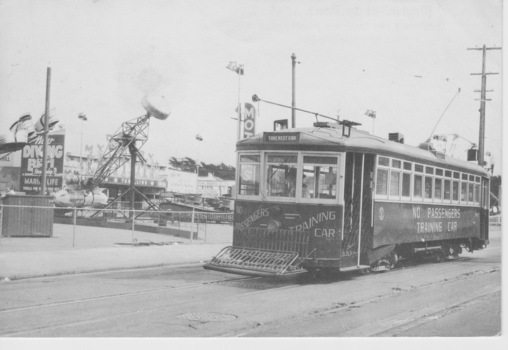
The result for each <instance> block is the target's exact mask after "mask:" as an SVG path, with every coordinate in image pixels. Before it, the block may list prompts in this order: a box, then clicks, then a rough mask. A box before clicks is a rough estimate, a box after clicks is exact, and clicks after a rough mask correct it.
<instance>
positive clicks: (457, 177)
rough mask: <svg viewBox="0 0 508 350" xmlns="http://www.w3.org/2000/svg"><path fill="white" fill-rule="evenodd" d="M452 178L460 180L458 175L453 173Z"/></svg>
mask: <svg viewBox="0 0 508 350" xmlns="http://www.w3.org/2000/svg"><path fill="white" fill-rule="evenodd" d="M453 178H454V179H460V173H457V172H455V171H454V172H453Z"/></svg>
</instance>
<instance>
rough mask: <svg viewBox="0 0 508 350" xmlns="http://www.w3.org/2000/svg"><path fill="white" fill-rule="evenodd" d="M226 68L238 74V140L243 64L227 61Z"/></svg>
mask: <svg viewBox="0 0 508 350" xmlns="http://www.w3.org/2000/svg"><path fill="white" fill-rule="evenodd" d="M226 68H227V69H229V70H231V71H233V72H235V73H236V74H238V131H237V137H236V138H237V140H238V141H239V140H240V129H241V124H242V104H241V102H240V87H241V84H240V83H241V80H240V77H241V76H242V75H243V64H237V63H236V62H233V61H231V62H229V64H228V65H227V66H226Z"/></svg>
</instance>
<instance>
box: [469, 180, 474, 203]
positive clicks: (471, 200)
mask: <svg viewBox="0 0 508 350" xmlns="http://www.w3.org/2000/svg"><path fill="white" fill-rule="evenodd" d="M473 186H474V185H473V184H472V183H471V182H470V183H468V184H467V190H468V192H467V200H468V202H469V204H472V203H473V200H474V192H473Z"/></svg>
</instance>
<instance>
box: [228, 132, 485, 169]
mask: <svg viewBox="0 0 508 350" xmlns="http://www.w3.org/2000/svg"><path fill="white" fill-rule="evenodd" d="M342 132H343V131H342V126H340V127H313V128H295V129H285V130H280V131H274V132H263V133H260V134H257V135H254V136H252V137H250V138H247V139H243V140H240V141H238V143H237V144H236V145H237V150H238V151H246V150H293V151H296V150H302V151H324V152H363V153H375V154H379V155H383V156H388V157H397V158H400V159H404V160H408V161H414V162H420V163H423V164H429V165H434V166H441V167H443V168H453V169H455V170H459V171H468V172H472V173H475V174H477V175H483V176H487V175H488V172H487V170H485V169H484V168H482V167H480V166H479V165H477V164H473V163H469V162H466V161H463V160H459V159H456V158H452V157H449V156H446V155H444V154H442V153H439V152H436V151H434V150H425V149H422V148H419V147H415V146H410V145H406V144H403V143H399V142H394V141H390V140H388V139H385V138H382V137H379V136H375V135H371V134H369V133H368V132H367V131H363V130H358V129H355V128H351V132H350V135H349V137H348V136H344V135H343V134H342Z"/></svg>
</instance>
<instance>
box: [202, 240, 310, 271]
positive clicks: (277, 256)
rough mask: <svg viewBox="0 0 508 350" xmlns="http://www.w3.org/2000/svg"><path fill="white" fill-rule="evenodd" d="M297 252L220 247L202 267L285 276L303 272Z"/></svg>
mask: <svg viewBox="0 0 508 350" xmlns="http://www.w3.org/2000/svg"><path fill="white" fill-rule="evenodd" d="M298 258H299V254H298V253H297V252H292V251H280V250H277V251H275V250H266V249H256V248H245V247H232V246H229V247H226V248H224V249H222V250H221V251H220V252H219V254H217V255H216V256H215V257H214V258H213V259H212V260H211V261H210V262H209V263H207V264H206V265H205V266H204V268H205V269H209V270H215V271H222V272H228V273H235V274H239V275H247V276H272V277H277V276H282V275H284V276H286V275H292V274H297V273H302V272H305V270H304V269H302V268H301V267H300V266H299V262H300V260H301V259H298Z"/></svg>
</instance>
